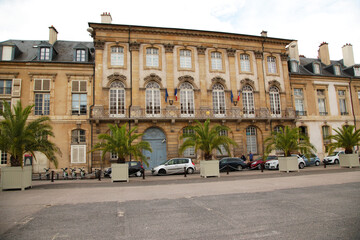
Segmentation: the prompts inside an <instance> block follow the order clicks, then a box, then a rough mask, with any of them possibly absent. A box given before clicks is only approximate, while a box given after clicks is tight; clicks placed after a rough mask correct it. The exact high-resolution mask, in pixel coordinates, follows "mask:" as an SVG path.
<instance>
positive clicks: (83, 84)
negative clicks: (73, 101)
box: [80, 81, 87, 92]
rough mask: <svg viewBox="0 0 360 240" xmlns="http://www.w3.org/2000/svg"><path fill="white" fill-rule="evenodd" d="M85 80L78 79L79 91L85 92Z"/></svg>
mask: <svg viewBox="0 0 360 240" xmlns="http://www.w3.org/2000/svg"><path fill="white" fill-rule="evenodd" d="M86 84H87V82H86V81H80V92H86Z"/></svg>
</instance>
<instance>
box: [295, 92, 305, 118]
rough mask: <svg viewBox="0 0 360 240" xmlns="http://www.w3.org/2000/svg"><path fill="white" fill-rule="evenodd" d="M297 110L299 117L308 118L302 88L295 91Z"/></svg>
mask: <svg viewBox="0 0 360 240" xmlns="http://www.w3.org/2000/svg"><path fill="white" fill-rule="evenodd" d="M294 99H295V110H296V114H297V115H298V116H306V112H305V108H304V92H303V89H302V88H295V89H294Z"/></svg>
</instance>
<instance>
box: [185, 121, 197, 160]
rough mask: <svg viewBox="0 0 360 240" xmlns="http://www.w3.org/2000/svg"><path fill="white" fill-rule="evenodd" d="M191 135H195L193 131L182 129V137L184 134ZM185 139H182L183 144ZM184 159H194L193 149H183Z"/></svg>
mask: <svg viewBox="0 0 360 240" xmlns="http://www.w3.org/2000/svg"><path fill="white" fill-rule="evenodd" d="M190 133H193V134H195V132H194V130H193V129H189V128H186V127H185V128H183V135H185V134H190ZM185 140H186V138H183V142H185ZM183 156H184V157H195V156H196V154H195V147H188V148H187V149H185V151H184V153H183Z"/></svg>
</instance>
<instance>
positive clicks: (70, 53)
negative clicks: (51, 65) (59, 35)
mask: <svg viewBox="0 0 360 240" xmlns="http://www.w3.org/2000/svg"><path fill="white" fill-rule="evenodd" d="M0 46H16V47H17V49H18V54H15V57H14V60H12V61H14V62H38V61H39V60H38V52H39V47H40V46H47V47H53V48H54V50H55V52H56V54H54V55H53V59H52V60H51V61H46V62H61V63H64V62H71V63H84V62H75V61H74V51H75V50H74V49H76V48H79V46H84V47H86V48H87V49H89V58H88V61H87V62H85V63H94V56H95V55H94V52H95V51H94V44H93V42H78V41H56V42H55V43H54V45H51V44H50V43H49V42H48V41H40V40H7V41H4V42H1V43H0ZM41 62H43V61H41Z"/></svg>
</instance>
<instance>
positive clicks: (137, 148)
mask: <svg viewBox="0 0 360 240" xmlns="http://www.w3.org/2000/svg"><path fill="white" fill-rule="evenodd" d="M108 127H109V129H110V134H106V133H103V134H100V135H99V137H98V138H99V140H102V141H101V142H99V143H97V144H96V145H95V146H94V148H93V149H92V150H91V152H93V151H102V155H101V159H104V157H105V154H106V153H113V154H116V155H117V157H118V159H117V162H118V163H121V162H125V158H126V157H127V156H129V155H132V156H133V157H134V158H135V159H136V160H140V161H141V162H143V163H145V164H146V166H149V163H148V162H147V160H146V157H145V156H144V155H143V153H142V152H143V150H147V151H149V152H152V149H151V146H150V143H148V142H146V141H140V142H138V143H134V142H135V140H137V139H138V138H139V137H141V136H143V135H144V134H137V133H135V131H136V129H137V127H133V128H131V129H130V130H127V124H124V125H122V126H121V127H119V126H118V125H116V124H114V125H112V124H108Z"/></svg>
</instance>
